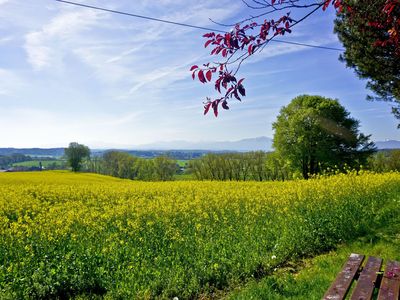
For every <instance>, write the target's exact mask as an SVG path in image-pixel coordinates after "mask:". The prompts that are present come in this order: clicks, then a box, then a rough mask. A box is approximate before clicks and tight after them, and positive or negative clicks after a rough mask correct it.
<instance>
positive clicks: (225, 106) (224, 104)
mask: <svg viewBox="0 0 400 300" xmlns="http://www.w3.org/2000/svg"><path fill="white" fill-rule="evenodd" d="M222 108H223V109H229V106H228V102H226V100H224V102H222Z"/></svg>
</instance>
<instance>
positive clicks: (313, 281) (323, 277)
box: [225, 217, 400, 300]
mask: <svg viewBox="0 0 400 300" xmlns="http://www.w3.org/2000/svg"><path fill="white" fill-rule="evenodd" d="M399 232H400V217H398V218H397V220H396V221H395V222H390V223H388V224H387V227H385V228H383V229H381V230H379V231H372V232H371V233H370V234H368V235H367V236H365V237H363V238H360V239H358V240H356V241H355V242H352V243H349V244H344V245H340V246H339V247H338V248H337V249H336V251H331V252H329V253H327V254H323V255H319V256H317V257H315V258H312V259H304V260H300V261H297V262H292V263H288V264H287V265H286V266H284V267H281V268H278V269H277V270H276V271H274V273H273V274H272V275H270V276H267V277H264V278H263V279H261V280H259V281H257V280H255V279H253V280H251V281H250V282H249V283H248V284H247V285H246V286H245V287H244V288H237V289H236V290H234V291H232V292H230V293H229V294H228V295H227V297H225V298H227V299H235V300H242V299H243V300H244V299H246V300H247V299H254V300H256V299H263V300H264V299H271V300H272V299H274V300H275V299H321V298H322V296H323V295H324V293H325V292H326V290H327V289H328V288H329V286H330V285H331V283H332V282H333V281H334V280H335V278H336V276H337V274H338V272H339V271H340V270H341V268H342V266H343V264H344V263H345V262H346V260H347V259H348V257H349V255H350V254H351V253H358V254H364V255H365V256H366V257H368V256H376V257H380V258H382V259H383V264H384V265H385V263H386V261H387V260H397V261H400V251H399V249H400V234H399Z"/></svg>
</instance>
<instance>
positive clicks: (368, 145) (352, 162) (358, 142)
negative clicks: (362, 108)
mask: <svg viewBox="0 0 400 300" xmlns="http://www.w3.org/2000/svg"><path fill="white" fill-rule="evenodd" d="M358 127H359V122H358V121H357V120H355V119H353V118H351V117H349V112H347V111H346V109H345V108H344V107H343V106H342V105H340V104H339V101H338V100H334V99H329V98H324V97H321V96H309V95H302V96H298V97H296V98H294V99H293V100H292V102H291V103H290V104H289V105H288V106H286V107H283V108H282V109H281V111H280V114H279V116H278V118H277V120H276V122H275V123H274V124H273V128H274V129H275V135H274V140H273V146H274V148H275V149H276V151H277V153H278V154H279V155H280V156H281V157H282V158H283V159H285V160H288V161H289V162H290V164H291V166H292V167H293V168H294V169H296V170H299V171H300V172H301V173H302V175H303V177H304V178H305V179H307V178H309V176H310V175H313V174H318V173H320V172H321V171H323V170H325V169H327V168H339V169H343V168H344V167H345V166H346V165H347V166H349V167H350V168H357V167H359V166H360V165H362V164H365V162H366V160H367V158H368V156H369V155H370V154H371V153H373V152H374V151H375V146H374V144H373V143H372V142H370V141H369V136H365V135H364V134H361V133H359V131H358Z"/></svg>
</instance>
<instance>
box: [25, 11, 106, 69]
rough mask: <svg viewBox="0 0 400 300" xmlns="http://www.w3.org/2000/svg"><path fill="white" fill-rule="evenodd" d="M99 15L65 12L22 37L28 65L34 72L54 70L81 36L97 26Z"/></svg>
mask: <svg viewBox="0 0 400 300" xmlns="http://www.w3.org/2000/svg"><path fill="white" fill-rule="evenodd" d="M101 16H102V15H101V14H100V13H98V12H96V11H91V10H80V11H72V12H70V11H68V12H64V13H61V14H59V15H58V16H56V17H54V18H53V19H52V20H51V21H50V22H49V23H48V24H46V25H44V26H43V27H42V28H41V29H40V30H38V31H33V32H30V33H28V34H26V36H25V50H26V52H27V55H28V61H29V63H30V64H31V65H32V66H33V67H34V68H35V69H36V70H41V69H43V68H45V67H49V66H54V65H56V64H60V63H61V62H62V58H63V56H64V55H65V53H67V52H68V51H69V50H70V49H69V48H70V47H71V46H72V47H73V46H75V44H76V43H77V42H78V43H79V40H80V39H82V38H83V36H81V34H82V33H83V32H84V31H87V30H88V29H90V28H91V27H93V26H94V25H95V24H97V23H98V22H99V20H100V19H101V18H102V17H101Z"/></svg>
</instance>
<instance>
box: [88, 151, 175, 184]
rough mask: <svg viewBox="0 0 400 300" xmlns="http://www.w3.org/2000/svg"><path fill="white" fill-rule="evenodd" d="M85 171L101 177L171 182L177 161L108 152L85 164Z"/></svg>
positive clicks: (159, 157)
mask: <svg viewBox="0 0 400 300" xmlns="http://www.w3.org/2000/svg"><path fill="white" fill-rule="evenodd" d="M87 169H88V171H90V172H95V173H99V174H103V175H110V176H114V177H119V178H126V179H132V180H144V181H167V180H173V179H174V175H175V174H176V172H177V170H178V164H177V161H176V160H174V159H171V158H168V157H166V156H158V157H156V158H153V159H146V158H140V157H136V156H133V155H130V154H129V153H126V152H121V151H109V152H106V153H104V154H103V156H102V157H95V158H92V159H91V160H90V161H88V162H87Z"/></svg>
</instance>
